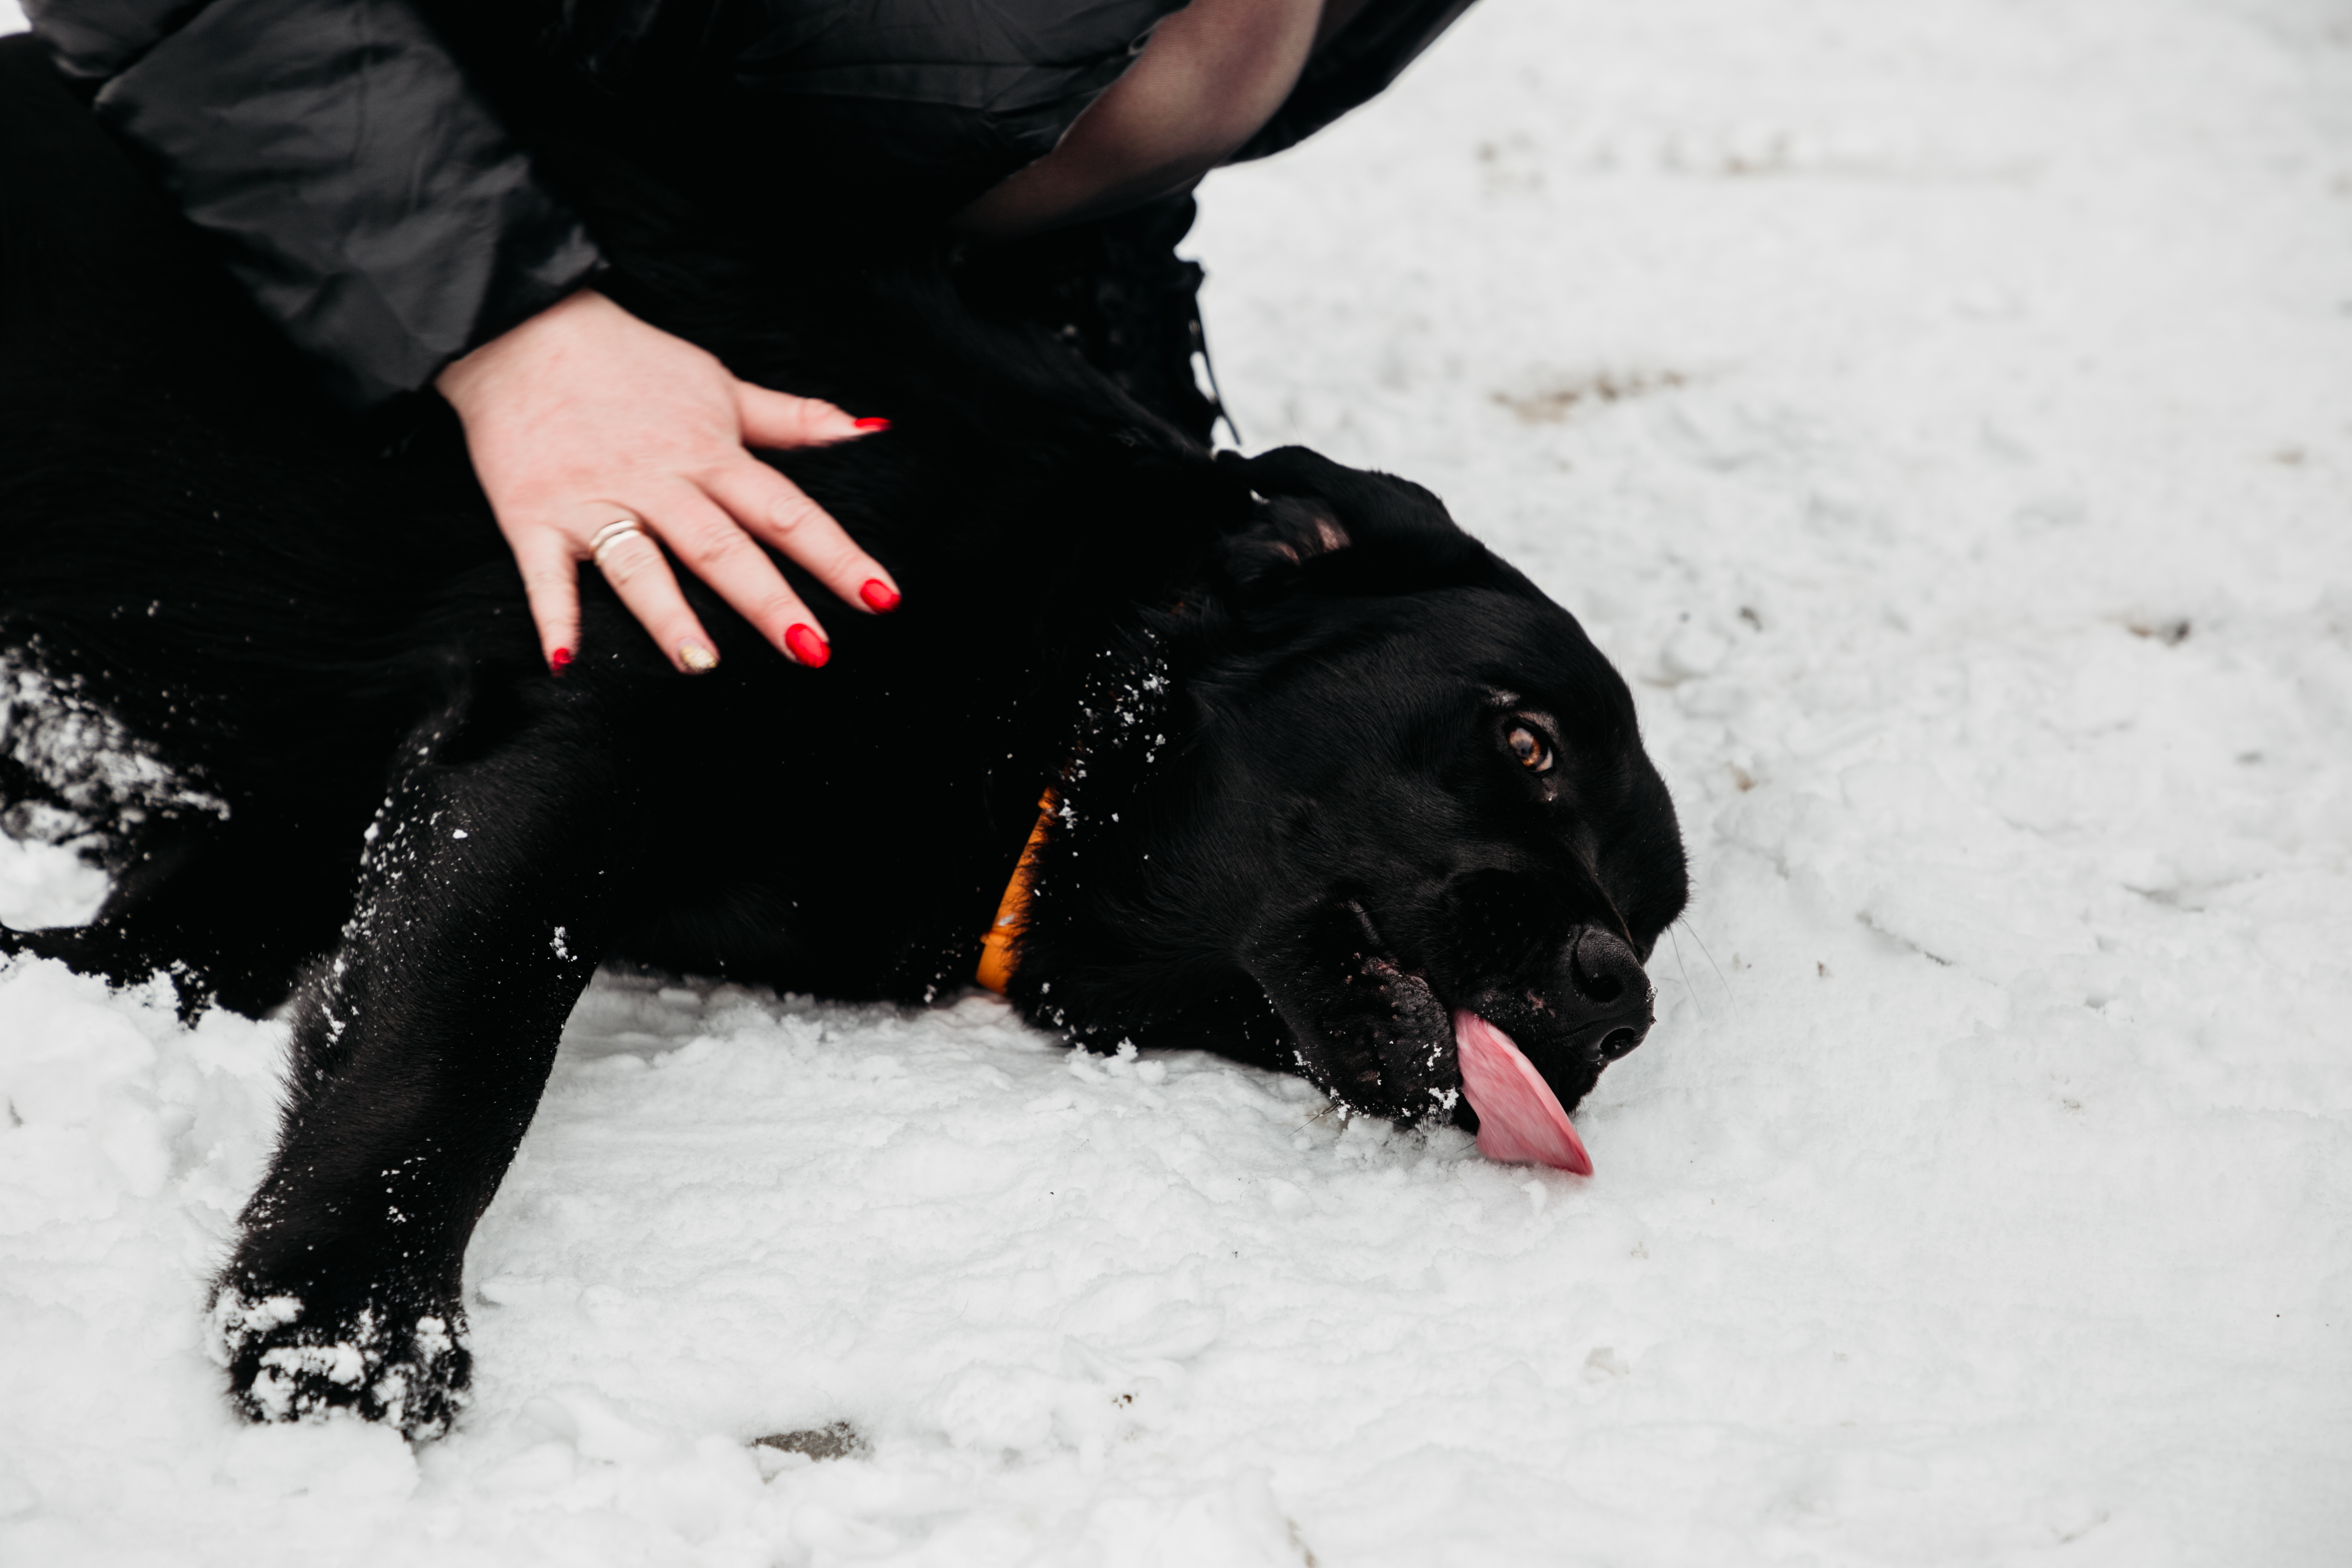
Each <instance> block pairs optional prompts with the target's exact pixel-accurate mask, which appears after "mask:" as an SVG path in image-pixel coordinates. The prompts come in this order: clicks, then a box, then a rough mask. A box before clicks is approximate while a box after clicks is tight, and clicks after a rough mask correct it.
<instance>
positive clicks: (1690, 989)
mask: <svg viewBox="0 0 2352 1568" xmlns="http://www.w3.org/2000/svg"><path fill="white" fill-rule="evenodd" d="M1682 923H1683V922H1682V919H1681V917H1679V916H1677V917H1675V922H1674V925H1670V926H1668V927H1667V928H1666V940H1667V941H1668V942H1672V943H1673V944H1674V949H1675V968H1676V969H1678V970H1680V971H1682V976H1683V994H1685V995H1686V996H1688V997H1689V998H1690V999H1691V1006H1692V1007H1694V1008H1696V1010H1697V1013H1698V1016H1699V1021H1700V1022H1701V1023H1705V1022H1706V1008H1705V1007H1703V1006H1701V1005H1699V999H1698V990H1697V988H1696V986H1694V985H1692V984H1691V982H1690V965H1689V964H1687V963H1684V962H1683V944H1682V939H1681V938H1680V937H1677V936H1676V935H1675V926H1678V925H1680V924H1682Z"/></svg>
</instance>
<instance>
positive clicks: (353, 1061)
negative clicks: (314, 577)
mask: <svg viewBox="0 0 2352 1568" xmlns="http://www.w3.org/2000/svg"><path fill="white" fill-rule="evenodd" d="M594 739H595V737H593V736H592V735H587V734H583V733H573V734H569V735H567V734H565V733H563V732H562V728H561V727H559V726H547V725H541V726H540V727H537V728H535V729H533V730H531V731H529V732H527V733H526V734H525V736H524V737H523V738H522V740H521V741H520V742H513V743H510V744H509V745H507V746H505V747H503V748H501V749H500V750H499V751H498V752H493V753H492V754H490V755H488V757H486V758H479V759H478V760H475V761H472V762H469V763H466V764H463V765H456V766H445V765H441V764H439V763H435V762H433V761H432V760H430V754H429V753H430V752H431V748H432V741H431V736H430V732H429V731H427V732H425V734H423V735H420V737H419V743H414V744H412V746H411V747H410V749H409V751H408V753H407V754H408V756H409V757H410V758H411V759H412V760H415V766H414V767H413V768H412V769H411V770H410V771H409V772H408V773H406V774H405V776H404V777H403V778H402V779H401V780H400V782H399V783H397V784H395V785H394V789H393V791H392V793H391V795H390V797H389V798H388V799H387V800H386V801H385V803H384V807H383V811H382V812H381V813H380V814H379V816H378V817H377V821H376V824H375V826H373V828H372V829H371V830H370V834H369V844H368V847H367V851H366V855H365V858H364V860H363V862H362V867H363V869H362V879H361V895H360V900H359V902H358V904H357V907H356V910H355V912H354V913H353V915H352V920H351V921H350V923H349V924H348V925H347V926H346V927H345V929H344V932H343V941H342V945H341V951H340V952H337V953H336V954H335V956H334V957H333V958H332V959H331V961H330V962H329V963H326V964H325V965H324V966H323V967H322V968H321V969H320V972H319V973H316V974H315V975H314V976H313V977H312V978H311V980H310V982H309V984H306V985H305V987H304V988H303V991H302V993H301V994H300V996H299V1000H298V1003H297V1005H296V1012H295V1024H294V1054H293V1063H292V1068H291V1070H292V1074H293V1081H292V1083H291V1084H290V1085H289V1100H288V1103H287V1107H286V1112H285V1121H284V1126H283V1129H282V1131H281V1135H280V1139H279V1143H278V1152H277V1157H276V1159H275V1160H274V1161H273V1162H272V1163H271V1165H270V1168H269V1172H268V1175H267V1176H266V1177H265V1178H264V1179H263V1181H262V1184H261V1187H260V1190H259V1191H258V1192H257V1193H256V1194H255V1195H254V1198H253V1201H252V1202H251V1203H250V1204H249V1205H247V1208H246V1211H245V1214H244V1215H243V1217H242V1226H243V1230H242V1234H241V1236H240V1237H239V1239H238V1242H237V1247H236V1253H235V1255H234V1256H233V1258H231V1260H230V1262H229V1264H228V1267H227V1268H226V1269H224V1270H223V1272H222V1273H221V1275H220V1277H219V1279H218V1280H217V1281H216V1283H215V1292H214V1300H213V1315H212V1327H213V1332H214V1350H215V1354H216V1355H217V1356H218V1358H219V1359H220V1360H222V1361H223V1362H224V1363H226V1366H227V1368H228V1372H229V1382H230V1392H231V1396H232V1398H233V1399H234V1401H235V1402H236V1405H237V1406H238V1408H239V1409H241V1410H242V1411H243V1412H244V1413H245V1414H246V1415H247V1416H248V1417H250V1418H252V1419H255V1420H291V1419H299V1418H300V1417H303V1416H306V1415H314V1414H317V1413H320V1412H323V1411H326V1410H329V1409H339V1408H340V1409H351V1410H354V1411H357V1412H358V1413H359V1414H360V1415H363V1416H365V1417H367V1418H369V1419H371V1420H381V1421H385V1422H389V1423H392V1424H394V1425H395V1426H399V1427H400V1428H401V1429H402V1430H404V1432H407V1433H409V1434H411V1435H412V1436H431V1435H437V1434H438V1433H439V1432H442V1431H444V1430H446V1428H447V1426H448V1424H449V1421H450V1419H451V1417H452V1416H453V1415H455V1414H456V1411H457V1405H458V1402H459V1400H460V1398H461V1396H462V1395H463V1394H464V1391H465V1389H466V1387H467V1382H468V1377H469V1362H470V1358H469V1356H468V1354H467V1349H466V1344H465V1337H466V1334H465V1327H466V1325H465V1312H464V1308H463V1306H462V1304H461V1298H460V1294H459V1273H460V1268H461V1263H462V1259H463V1258H464V1254H465V1248H466V1242H467V1237H469V1236H470V1235H471V1234H472V1232H473V1228H474V1224H475V1221H476V1220H477V1219H478V1218H479V1217H480V1215H481V1213H482V1211H483V1209H484V1208H485V1207H487V1206H488V1204H489V1201H490V1196H491V1194H493V1193H494V1192H496V1191H497V1189H498V1184H499V1179H500V1178H501V1177H502V1176H503V1175H504V1174H505V1173H506V1168H507V1165H508V1163H509V1161H510V1160H511V1159H512V1158H513V1156H514V1151H515V1146H516V1144H517V1143H518V1142H520V1140H521V1138H522V1134H523V1130H524V1129H525V1128H526V1127H527V1126H529V1125H530V1117H531V1111H532V1110H533V1108H534V1107H535V1106H536V1105H537V1103H538V1101H539V1095H540V1090H541V1088H542V1087H543V1085H544V1084H545V1082H546V1079H547V1074H548V1069H549V1067H550V1066H551V1063H552V1061H553V1059H554V1056H555V1046H556V1039H557V1037H558V1035H559V1034H560V1033H561V1032H562V1026H563V1021H564V1019H565V1017H566V1016H568V1015H569V1014H570V1012H571V1010H572V1004H573V1003H574V1002H576V1001H577V1000H578V999H579V995H580V993H581V991H582V989H583V987H584V986H585V985H586V984H587V983H588V980H589V977H590V975H591V974H592V973H593V972H594V969H595V965H596V960H597V957H598V956H599V954H600V953H601V952H602V951H603V950H604V942H605V941H606V937H607V932H608V929H609V926H610V923H611V910H613V907H614V900H615V898H616V897H617V896H618V890H617V889H616V888H615V887H614V884H615V883H617V882H618V881H619V880H620V879H621V877H622V874H623V873H622V868H621V866H620V865H619V864H618V863H617V862H618V861H619V859H620V858H621V857H620V856H619V854H618V853H617V852H616V845H617V843H618V834H617V832H616V829H615V824H616V822H617V821H618V820H619V817H620V812H619V807H620V804H621V803H620V801H619V800H618V798H617V790H616V788H615V785H614V770H613V768H612V766H611V764H610V762H609V759H608V758H607V757H606V756H605V755H604V749H603V748H602V747H600V746H598V745H596V744H594V743H593V742H594Z"/></svg>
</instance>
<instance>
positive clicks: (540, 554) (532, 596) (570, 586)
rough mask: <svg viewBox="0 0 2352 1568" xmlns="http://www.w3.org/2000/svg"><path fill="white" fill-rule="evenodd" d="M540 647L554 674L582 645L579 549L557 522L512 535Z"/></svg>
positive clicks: (557, 672)
mask: <svg viewBox="0 0 2352 1568" xmlns="http://www.w3.org/2000/svg"><path fill="white" fill-rule="evenodd" d="M509 541H510V542H511V543H512V544H513V545H514V555H515V565H516V566H517V567H519V568H520V570H521V572H522V591H523V595H524V597H525V598H526V599H528V600H529V601H530V620H531V625H533V626H537V627H538V628H539V651H540V655H541V658H545V659H546V660H547V668H548V670H549V672H550V673H551V674H554V675H562V673H563V667H564V666H566V665H568V664H570V663H571V662H572V654H573V653H574V652H575V651H576V650H577V649H578V648H579V647H580V562H579V552H578V551H577V550H576V549H575V548H574V546H573V545H572V541H571V540H569V539H568V538H566V537H564V534H563V531H562V530H561V529H558V528H555V527H553V526H540V527H525V528H522V529H519V530H517V531H515V532H514V533H512V534H510V535H509Z"/></svg>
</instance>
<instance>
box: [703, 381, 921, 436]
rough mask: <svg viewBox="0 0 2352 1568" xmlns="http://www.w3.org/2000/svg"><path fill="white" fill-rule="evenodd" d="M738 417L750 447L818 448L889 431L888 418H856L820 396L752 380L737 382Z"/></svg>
mask: <svg viewBox="0 0 2352 1568" xmlns="http://www.w3.org/2000/svg"><path fill="white" fill-rule="evenodd" d="M735 417H736V422H737V423H738V424H739V425H740V426H742V430H743V445H745V446H746V447H772V448H782V447H815V446H822V445H824V443H826V442H829V441H845V440H847V439H848V438H849V437H852V436H870V435H874V434H876V433H877V432H880V431H883V430H887V429H888V428H889V427H890V422H889V421H888V420H887V419H854V418H852V417H850V416H848V415H846V414H845V413H843V412H842V411H841V410H840V409H838V408H835V406H834V405H832V404H830V403H827V402H825V401H824V400H823V399H822V398H816V397H794V396H793V395H791V394H790V393H784V392H771V391H769V390H768V389H767V388H766V387H764V386H754V385H752V384H751V383H750V382H748V381H739V382H737V383H736V384H735Z"/></svg>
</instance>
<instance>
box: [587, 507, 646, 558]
mask: <svg viewBox="0 0 2352 1568" xmlns="http://www.w3.org/2000/svg"><path fill="white" fill-rule="evenodd" d="M633 533H634V534H635V535H637V536H638V537H639V538H641V539H642V538H644V537H645V530H644V529H643V528H641V527H639V526H638V525H637V520H636V519H635V518H634V517H616V518H614V520H613V521H610V522H608V523H606V524H605V525H604V527H602V528H600V529H598V530H597V531H596V536H595V537H594V538H593V539H591V540H590V541H589V542H588V558H589V559H590V560H592V561H593V562H595V563H596V564H597V565H599V566H602V565H604V552H606V551H607V550H610V549H612V548H613V546H614V545H615V544H618V543H620V542H621V541H623V540H624V539H626V538H628V537H629V535H631V534H633Z"/></svg>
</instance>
